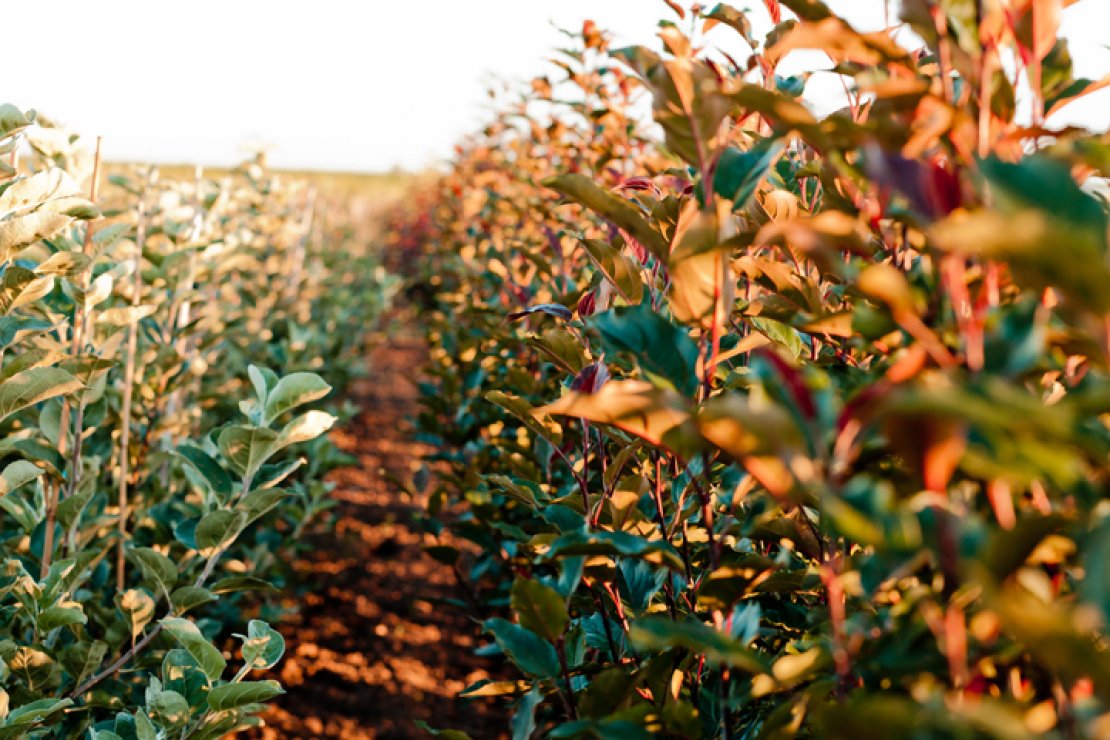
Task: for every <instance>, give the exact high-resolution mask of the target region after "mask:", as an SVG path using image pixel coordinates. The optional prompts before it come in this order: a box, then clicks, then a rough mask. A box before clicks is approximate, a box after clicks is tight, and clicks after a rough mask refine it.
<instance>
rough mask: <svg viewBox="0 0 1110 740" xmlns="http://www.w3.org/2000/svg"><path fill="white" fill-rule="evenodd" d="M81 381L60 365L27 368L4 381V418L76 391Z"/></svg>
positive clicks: (0, 404) (0, 408)
mask: <svg viewBox="0 0 1110 740" xmlns="http://www.w3.org/2000/svg"><path fill="white" fill-rule="evenodd" d="M82 387H83V386H82V385H81V381H79V380H77V378H75V377H73V376H72V375H70V374H69V373H67V372H66V371H65V370H62V369H60V368H56V367H36V368H31V369H30V370H24V371H23V372H21V373H17V374H16V375H13V376H12V377H10V378H8V379H7V380H5V381H4V382H3V383H0V419H5V418H7V417H9V416H11V415H12V414H14V413H15V412H16V411H19V410H20V409H24V408H27V407H28V406H33V405H34V404H36V403H39V402H41V401H45V400H47V399H49V398H54V397H56V396H63V395H65V394H67V393H74V392H76V391H78V390H80V389H81V388H82Z"/></svg>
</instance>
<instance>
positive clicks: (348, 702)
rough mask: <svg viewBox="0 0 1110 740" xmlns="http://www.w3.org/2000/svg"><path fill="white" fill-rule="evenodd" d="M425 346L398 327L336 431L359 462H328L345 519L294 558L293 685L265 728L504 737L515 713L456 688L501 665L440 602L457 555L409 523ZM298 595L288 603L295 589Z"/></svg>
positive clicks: (289, 680) (287, 632)
mask: <svg viewBox="0 0 1110 740" xmlns="http://www.w3.org/2000/svg"><path fill="white" fill-rule="evenodd" d="M423 352H424V348H423V346H422V345H421V344H420V343H419V342H418V341H415V340H411V339H391V340H389V341H387V342H386V343H385V344H384V345H383V346H381V347H380V348H379V349H377V350H376V351H375V352H374V353H373V354H372V356H371V358H370V368H371V373H370V378H368V379H366V380H363V381H360V382H359V383H358V384H357V385H356V386H355V387H354V388H353V389H352V392H351V397H352V400H353V401H355V402H356V403H358V404H359V406H360V407H361V408H362V409H363V410H362V412H361V414H360V415H359V416H358V418H357V419H355V420H353V421H352V422H351V423H349V424H348V425H347V426H346V428H345V429H342V430H339V431H336V432H335V433H334V435H333V439H334V440H335V442H336V443H337V444H338V445H339V447H340V448H341V449H343V450H344V451H345V452H348V453H350V454H352V455H354V456H356V457H357V458H358V463H357V464H355V465H353V466H351V467H346V468H341V469H338V470H335V471H333V472H332V473H331V474H330V476H329V479H330V480H332V481H334V482H335V483H336V484H337V485H336V489H335V491H334V494H333V495H334V496H335V498H336V499H337V500H338V501H339V506H338V508H337V509H336V513H337V518H338V521H337V528H336V532H335V533H334V534H331V533H329V534H326V535H319V536H316V537H315V538H314V539H313V541H312V545H313V547H312V549H311V550H310V551H309V554H308V555H307V556H305V558H304V559H303V560H302V561H300V562H298V563H296V565H295V569H296V572H297V575H298V579H299V581H300V583H301V584H302V588H303V589H304V592H305V595H304V596H300V597H298V598H297V599H296V601H297V603H298V604H299V613H298V614H297V615H296V616H294V617H293V618H292V619H291V620H289V621H288V622H286V623H285V624H284V625H280V626H279V628H280V630H281V632H282V634H283V635H284V636H285V639H286V641H287V643H288V650H287V652H286V658H285V660H284V661H283V662H282V663H281V664H279V666H278V669H277V672H278V673H279V675H278V676H277V677H278V678H279V679H280V680H281V682H282V684H283V685H284V686H285V688H286V690H287V691H288V693H287V694H286V695H285V696H283V697H282V698H281V699H280V700H279V701H277V702H276V703H275V704H274V706H273V707H272V708H271V709H270V710H269V711H267V713H266V714H265V715H264V720H265V722H266V726H265V727H264V728H263V729H262V730H261V731H259V732H257V733H252V734H254V736H255V737H261V738H410V737H426V736H427V735H426V733H423V732H422V731H421V730H420V729H418V728H417V727H416V725H415V724H414V720H424V721H426V722H428V723H429V724H430V725H431V726H433V727H439V728H453V729H461V730H465V731H467V732H469V733H470V734H471V736H472V737H474V738H494V737H499V736H502V734H503V731H504V728H505V727H506V726H507V724H508V722H507V720H508V718H507V717H502V716H496V712H497V710H496V708H495V707H493V706H491V705H489V704H488V703H484V702H475V703H470V702H465V701H462V700H459V699H457V698H456V697H457V695H458V693H459V692H460V691H461V690H462V689H463V688H464V687H465V686H467V685H468V684H470V683H472V682H474V681H476V680H478V679H481V678H485V677H488V676H489V675H490V673H491V672H496V671H497V670H498V667H497V665H496V663H494V662H491V661H488V660H486V659H483V658H479V657H476V656H475V655H474V654H473V650H474V648H475V647H476V645H477V644H478V641H479V639H480V638H479V634H478V633H479V630H478V627H477V625H476V624H475V623H474V622H473V621H471V620H468V619H467V618H466V617H465V616H463V614H462V613H461V611H460V610H459V609H457V608H455V607H453V606H450V605H445V604H443V603H442V602H443V599H445V598H452V597H455V598H457V597H458V593H457V585H456V580H455V577H454V574H453V572H452V570H451V568H450V567H448V566H446V565H443V564H441V563H439V562H437V561H435V560H433V559H432V558H430V557H429V556H428V555H426V554H425V553H424V551H423V549H422V546H423V545H424V544H430V543H431V541H432V540H431V538H430V536H428V535H424V534H422V533H420V532H419V531H418V530H417V529H416V528H415V527H413V526H410V522H411V521H412V517H413V514H414V513H415V512H416V511H417V510H419V509H420V508H422V507H423V505H424V502H423V501H413V500H410V499H409V498H408V497H407V496H406V495H405V494H403V493H401V492H399V491H398V490H397V488H396V486H395V485H394V484H392V483H391V482H390V481H389V479H388V477H387V475H386V473H387V472H388V473H391V474H393V475H394V476H397V477H399V478H402V479H404V478H405V477H407V476H411V475H412V473H413V470H414V469H415V468H416V466H417V465H418V460H419V458H420V455H421V453H422V452H423V451H424V450H423V449H422V448H421V446H420V445H418V444H416V443H414V442H413V441H412V439H411V436H410V435H411V432H410V428H409V424H408V422H407V419H408V418H409V417H411V415H412V414H413V413H414V412H415V411H416V406H415V403H416V400H415V399H416V389H415V388H414V387H413V380H414V378H415V376H416V374H417V368H419V367H420V365H421V363H422V360H423V359H424V356H423ZM291 605H292V602H291Z"/></svg>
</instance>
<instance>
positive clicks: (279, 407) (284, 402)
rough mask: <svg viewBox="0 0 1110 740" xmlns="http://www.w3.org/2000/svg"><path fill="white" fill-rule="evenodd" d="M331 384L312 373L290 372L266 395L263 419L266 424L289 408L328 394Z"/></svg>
mask: <svg viewBox="0 0 1110 740" xmlns="http://www.w3.org/2000/svg"><path fill="white" fill-rule="evenodd" d="M330 391H331V386H330V385H328V384H327V383H325V382H324V379H323V378H321V377H320V376H319V375H316V374H314V373H292V374H290V375H286V376H285V377H284V378H282V379H281V380H279V381H278V383H277V385H276V386H274V388H273V390H271V391H270V394H269V396H267V397H266V405H265V407H264V415H263V419H264V420H265V422H266V423H267V424H270V423H271V422H273V420H274V419H276V418H277V417H279V416H281V415H282V414H284V413H285V412H286V411H289V410H290V409H295V408H297V407H298V406H303V405H304V404H306V403H311V402H312V401H316V400H318V399H321V398H323V397H324V396H326V395H328V393H329V392H330Z"/></svg>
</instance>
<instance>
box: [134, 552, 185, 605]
mask: <svg viewBox="0 0 1110 740" xmlns="http://www.w3.org/2000/svg"><path fill="white" fill-rule="evenodd" d="M128 556H129V557H130V558H131V559H132V560H134V561H135V563H136V564H137V565H138V566H139V567H140V568H141V569H142V571H143V575H144V576H145V577H146V578H147V579H148V580H150V581H153V582H154V583H155V584H156V585H157V586H158V589H159V590H160V591H161V592H162V593H163V594H164V595H165V597H166V598H167V599H168V598H169V597H170V592H171V591H172V590H173V587H174V584H176V583H177V566H176V565H174V563H173V561H172V560H170V559H169V558H167V557H166V556H165V555H163V554H162V553H160V552H158V551H157V550H152V549H151V548H149V547H134V548H131V549H130V550H129V551H128Z"/></svg>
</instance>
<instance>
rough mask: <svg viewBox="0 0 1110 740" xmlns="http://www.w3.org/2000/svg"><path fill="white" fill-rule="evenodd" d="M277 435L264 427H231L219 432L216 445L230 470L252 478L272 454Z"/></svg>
mask: <svg viewBox="0 0 1110 740" xmlns="http://www.w3.org/2000/svg"><path fill="white" fill-rule="evenodd" d="M277 438H278V434H277V432H275V431H273V430H272V429H267V428H266V427H256V426H247V425H238V426H231V427H227V428H226V429H224V430H223V431H222V432H220V436H219V439H218V440H217V444H218V445H219V448H220V452H221V453H222V454H223V456H224V459H225V460H227V462H228V463H229V464H230V465H231V467H232V469H233V470H234V471H235V472H237V473H239V474H240V475H242V476H244V477H253V476H254V474H255V473H256V472H258V469H259V468H260V467H262V464H263V463H264V462H266V460H267V459H269V457H270V455H272V454H274V446H275V443H276V442H277Z"/></svg>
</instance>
